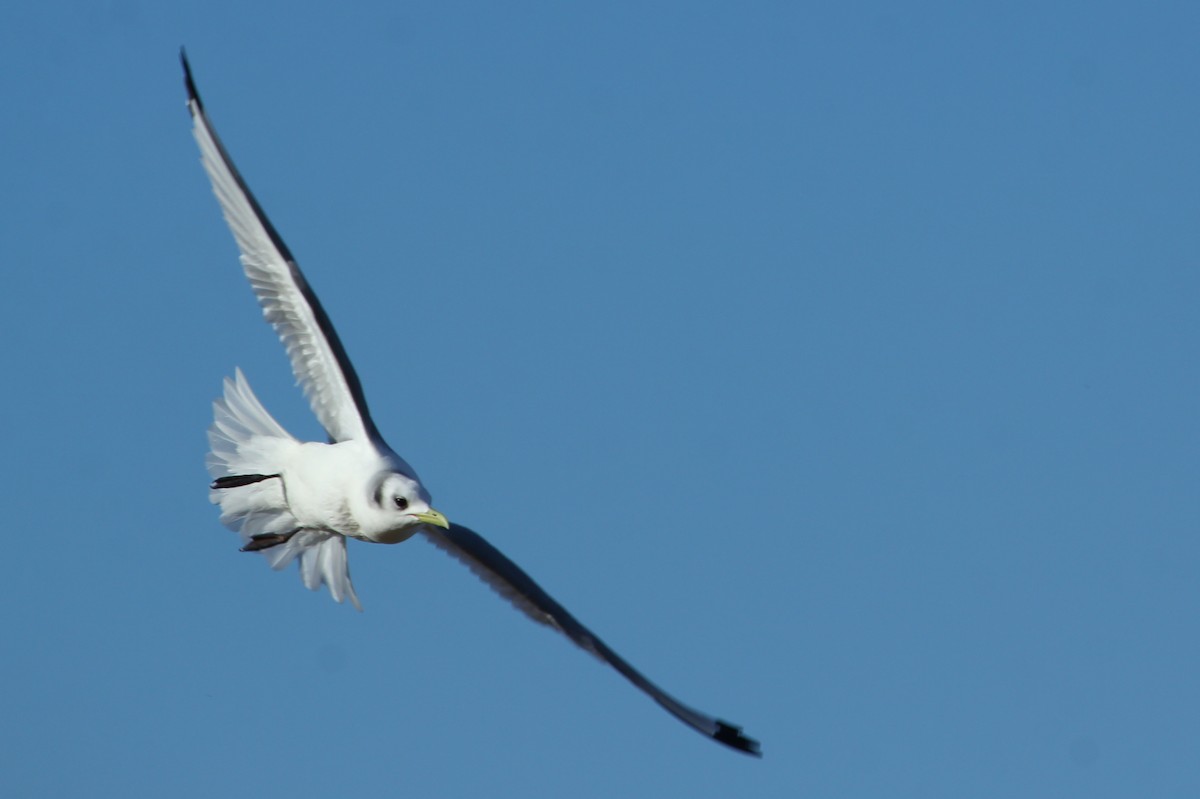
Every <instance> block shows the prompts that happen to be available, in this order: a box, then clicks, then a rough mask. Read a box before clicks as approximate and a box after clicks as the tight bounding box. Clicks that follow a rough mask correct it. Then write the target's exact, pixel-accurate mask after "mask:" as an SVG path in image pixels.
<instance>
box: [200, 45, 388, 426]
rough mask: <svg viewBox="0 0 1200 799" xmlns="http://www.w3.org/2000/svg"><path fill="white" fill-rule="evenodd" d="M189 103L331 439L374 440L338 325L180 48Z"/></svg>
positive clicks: (259, 283) (263, 296) (233, 224)
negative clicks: (261, 200) (233, 150)
mask: <svg viewBox="0 0 1200 799" xmlns="http://www.w3.org/2000/svg"><path fill="white" fill-rule="evenodd" d="M180 58H181V59H182V61H183V72H184V83H185V84H186V86H187V92H188V110H189V111H190V112H191V114H192V125H193V130H192V132H193V133H194V134H195V136H196V142H197V143H198V144H199V145H200V157H201V161H202V162H203V164H204V169H205V171H207V172H208V177H209V179H210V180H211V181H212V186H213V193H215V194H216V195H217V200H218V201H220V203H221V211H222V212H223V213H224V214H225V221H226V222H227V223H228V224H229V227H230V229H231V230H232V231H233V236H234V238H235V239H236V240H237V245H238V249H239V250H241V253H242V258H241V260H242V267H243V268H244V269H245V270H246V277H247V278H249V280H250V285H251V286H252V287H253V288H254V293H255V295H256V296H257V297H258V303H259V305H261V306H262V309H263V316H265V317H266V318H267V321H268V322H270V323H271V325H272V327H274V328H275V332H276V333H278V334H279V338H280V339H281V340H282V341H283V346H284V348H285V349H286V350H287V354H288V358H290V359H291V362H292V371H293V372H294V373H295V375H296V380H297V381H298V382H299V383H300V386H301V388H302V389H303V390H304V395H305V396H306V397H308V401H309V403H310V404H311V405H312V409H313V413H315V414H316V415H317V419H318V420H319V421H320V422H321V425H322V426H323V427H324V428H325V432H327V433H328V434H329V438H330V439H331V440H332V441H346V440H348V439H364V438H365V439H370V440H372V441H376V442H379V441H380V438H379V431H378V430H376V428H375V424H374V422H372V421H371V415H370V413H368V411H367V401H366V399H365V398H364V397H363V390H362V385H361V384H360V383H359V381H358V375H357V374H355V372H354V367H353V366H352V365H351V363H350V359H349V358H348V357H347V356H346V351H345V349H343V348H342V342H341V341H340V340H339V339H338V335H337V332H336V331H335V330H334V329H333V324H332V323H331V322H330V321H329V317H328V316H327V315H326V314H325V310H324V309H323V308H322V307H321V303H320V301H318V300H317V295H316V294H314V293H313V290H312V289H311V288H310V287H309V285H308V281H307V280H305V279H304V275H303V273H301V271H300V267H299V266H297V265H296V260H295V259H294V258H293V257H292V253H291V252H290V251H289V250H288V248H287V245H286V244H284V243H283V239H282V238H280V236H279V233H278V232H276V230H275V227H274V226H273V225H272V224H271V220H269V219H267V215H266V214H265V213H263V210H262V208H261V207H260V206H259V204H258V201H257V200H255V199H254V195H253V194H251V193H250V188H249V187H248V186H247V185H246V182H245V181H244V180H243V179H242V176H241V174H239V173H238V171H237V168H236V167H235V166H234V165H233V161H232V160H231V159H230V157H229V154H228V153H227V152H226V151H225V147H224V146H223V145H222V144H221V140H220V139H219V138H218V137H217V132H216V131H215V130H214V129H213V127H212V124H211V123H210V122H209V121H208V117H207V116H206V115H205V113H204V105H203V103H201V102H200V96H199V95H198V94H197V93H196V85H195V83H193V81H192V71H191V68H190V67H189V66H188V62H187V57H186V55H184V54H183V53H182V52H181V53H180Z"/></svg>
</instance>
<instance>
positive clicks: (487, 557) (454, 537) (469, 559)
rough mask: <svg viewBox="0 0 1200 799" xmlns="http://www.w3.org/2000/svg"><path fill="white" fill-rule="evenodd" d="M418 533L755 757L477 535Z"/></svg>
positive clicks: (741, 740) (671, 708) (693, 723)
mask: <svg viewBox="0 0 1200 799" xmlns="http://www.w3.org/2000/svg"><path fill="white" fill-rule="evenodd" d="M424 535H425V537H426V538H427V539H429V541H430V542H431V543H433V544H434V545H435V546H437V547H438V548H439V549H442V550H444V551H445V552H447V553H449V554H450V555H452V556H453V557H455V558H457V559H458V560H460V561H462V562H463V563H464V564H465V565H466V566H467V567H468V568H470V569H471V571H473V572H475V574H476V575H478V576H479V577H480V578H482V579H483V580H484V581H485V582H487V583H488V584H489V585H491V586H492V588H494V589H495V590H496V591H497V592H498V593H499V594H500V595H501V596H502V597H504V598H505V599H507V600H509V601H510V602H512V603H513V605H515V606H516V607H517V608H518V609H519V610H521V611H523V612H524V613H525V614H526V615H528V616H529V617H530V618H531V619H533V620H534V621H537V622H540V623H542V624H547V625H549V626H551V627H554V628H556V629H557V630H559V631H560V632H562V634H563V635H565V636H567V637H568V638H570V639H571V640H572V641H574V642H575V643H576V644H578V645H579V646H580V647H581V648H582V649H584V650H586V651H588V652H590V653H592V654H593V655H595V656H596V657H598V658H600V660H602V661H604V662H605V663H607V664H609V665H610V666H612V667H613V668H614V669H616V670H617V671H619V672H620V673H621V674H622V675H624V677H625V678H626V679H627V680H629V681H630V682H631V683H633V684H634V685H636V686H637V687H638V688H640V689H642V690H643V691H645V692H646V693H647V694H648V695H649V696H650V698H651V699H653V700H654V701H655V702H657V703H658V704H660V705H662V707H663V708H665V709H666V710H667V712H669V713H671V714H672V715H673V716H675V717H676V718H678V719H679V720H680V721H682V722H683V723H684V724H687V725H688V726H689V727H691V728H693V729H695V730H696V731H698V732H699V733H701V734H702V735H706V736H708V737H710V738H712V739H714V740H716V741H719V742H720V743H723V744H725V745H726V746H729V747H732V748H734V749H738V750H741V751H742V752H746V753H747V754H751V755H754V756H755V757H761V756H762V752H761V750H760V749H759V744H758V741H756V740H754V739H753V738H748V737H746V736H745V735H743V734H742V730H741V728H740V727H738V726H736V725H734V724H730V723H728V722H725V721H721V720H720V719H716V718H713V717H712V716H708V715H706V714H704V713H701V712H700V711H698V710H696V709H694V708H690V707H688V706H687V705H685V704H683V703H682V702H680V701H679V700H678V699H676V698H675V697H673V696H671V695H670V694H668V693H667V692H666V691H664V690H663V689H661V688H659V687H658V686H657V685H655V684H654V683H652V682H650V680H648V679H646V678H645V677H644V676H642V674H641V673H640V672H638V670H637V669H635V668H634V667H633V666H631V665H629V664H628V663H627V662H625V660H624V659H623V658H622V657H621V656H620V655H618V654H617V653H616V652H614V651H613V650H612V649H610V648H609V647H608V645H606V644H605V643H604V642H603V641H601V640H600V639H599V638H598V637H596V635H595V634H594V633H593V632H592V631H591V630H589V629H588V628H587V627H584V626H583V625H582V624H580V623H579V621H578V620H577V619H576V618H575V617H574V616H572V615H571V614H570V613H568V612H567V610H566V608H564V607H563V606H562V605H560V604H558V602H556V601H555V600H554V598H553V597H551V596H550V595H549V594H547V593H546V592H545V591H544V590H542V587H541V586H539V585H538V584H537V583H536V582H534V581H533V578H532V577H530V576H529V575H528V574H526V573H525V572H524V570H522V569H521V567H520V566H518V565H517V564H515V563H513V562H512V561H511V560H509V559H508V558H507V557H506V556H505V555H504V553H502V552H501V551H500V550H498V549H496V548H495V547H494V546H492V545H491V544H489V543H488V542H487V541H486V540H485V539H484V538H483V536H481V535H479V534H478V533H476V532H475V531H473V530H470V529H468V528H466V527H463V526H462V525H458V524H451V525H450V529H448V530H441V529H435V528H432V527H429V526H428V525H426V526H425V528H424Z"/></svg>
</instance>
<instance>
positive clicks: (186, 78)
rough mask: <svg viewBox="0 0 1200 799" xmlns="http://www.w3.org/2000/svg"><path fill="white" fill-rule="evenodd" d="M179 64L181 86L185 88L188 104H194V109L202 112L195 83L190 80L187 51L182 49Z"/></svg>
mask: <svg viewBox="0 0 1200 799" xmlns="http://www.w3.org/2000/svg"><path fill="white" fill-rule="evenodd" d="M179 63H180V64H183V85H184V86H185V87H186V88H187V93H188V102H189V103H191V102H195V103H196V107H197V108H199V109H200V110H201V111H203V110H204V103H202V102H201V101H200V93H199V92H197V91H196V82H195V81H194V80H192V66H191V64H189V63H188V58H187V50H186V49H185V48H183V47H180V48H179Z"/></svg>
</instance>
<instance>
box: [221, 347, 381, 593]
mask: <svg viewBox="0 0 1200 799" xmlns="http://www.w3.org/2000/svg"><path fill="white" fill-rule="evenodd" d="M208 443H209V447H210V448H211V449H210V451H209V453H208V456H207V457H206V458H205V465H206V466H207V467H208V473H209V474H210V475H211V476H212V478H213V487H212V488H211V489H210V491H209V499H210V500H211V501H212V503H213V504H215V505H220V507H221V523H222V524H223V525H225V526H226V527H228V528H229V529H231V530H233V531H234V532H236V533H238V534H239V535H240V536H241V538H242V543H243V544H247V543H249V542H250V540H251V539H252V538H253V537H254V536H256V535H264V534H282V533H286V532H288V531H291V530H295V529H296V528H298V527H300V524H299V522H298V521H297V520H296V518H295V517H294V516H293V515H292V513H291V510H290V509H289V507H288V502H287V491H286V489H285V486H284V481H283V479H275V477H274V476H275V475H279V474H280V473H281V472H283V471H284V469H283V467H284V465H285V464H286V463H287V460H288V458H289V457H290V456H291V455H292V453H293V452H294V451H295V449H296V448H297V447H299V446H300V441H299V440H297V439H296V438H295V437H293V436H292V435H291V434H290V433H289V432H288V431H287V430H284V429H283V426H282V425H280V424H279V422H277V421H275V419H274V418H273V417H272V416H271V414H270V413H268V412H267V410H266V408H264V407H263V406H262V403H261V402H259V401H258V397H256V396H254V392H253V391H252V390H251V389H250V384H249V383H248V382H247V381H246V376H245V375H243V374H242V370H241V369H238V370H237V371H236V373H235V374H234V377H233V378H226V379H225V391H224V395H223V396H222V397H221V398H219V399H217V400H216V401H215V402H214V403H213V423H212V426H211V427H210V428H209V429H208ZM267 475H271V476H272V477H271V478H270V479H260V478H265V476H267ZM258 551H260V552H261V553H262V554H263V556H264V557H265V558H266V559H267V563H268V564H269V565H270V566H271V568H272V569H275V570H277V571H278V570H281V569H285V568H287V567H288V566H289V565H290V564H291V563H292V561H294V560H296V559H297V558H299V559H300V577H301V579H302V580H303V581H304V585H305V586H306V587H307V588H309V589H311V590H314V591H315V590H317V589H319V588H320V587H321V586H322V585H327V586H329V593H330V594H331V595H332V596H333V598H334V600H335V601H337V602H341V601H343V600H344V599H345V598H347V597H349V599H350V601H351V603H353V605H354V606H355V607H356V608H358V609H359V610H362V606H361V605H360V604H359V601H358V596H357V595H356V594H355V592H354V585H353V584H352V583H351V582H350V567H349V564H348V563H347V559H346V539H345V538H344V537H342V536H341V535H338V534H337V533H331V532H328V531H325V530H312V529H307V528H304V529H300V530H299V532H298V533H297V534H296V535H293V536H291V537H290V538H288V539H287V540H286V541H285V542H283V543H281V544H278V545H276V546H272V547H268V548H266V549H261V550H258Z"/></svg>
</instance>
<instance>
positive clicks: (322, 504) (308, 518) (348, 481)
mask: <svg viewBox="0 0 1200 799" xmlns="http://www.w3.org/2000/svg"><path fill="white" fill-rule="evenodd" d="M181 55H182V54H181ZM183 68H184V79H185V85H186V87H187V92H188V110H189V111H190V112H191V115H192V121H193V132H194V134H195V137H196V142H197V143H198V144H199V146H200V155H201V161H202V163H203V164H204V169H205V171H206V172H207V173H208V177H209V180H210V181H211V182H212V187H213V192H214V193H215V194H216V196H217V200H218V201H219V202H220V205H221V210H222V213H223V214H224V215H225V221H226V222H227V223H228V224H229V227H230V229H231V230H232V231H233V236H234V239H235V240H236V241H237V246H238V249H239V250H240V251H241V261H242V267H243V269H244V270H245V273H246V277H247V278H248V279H249V280H250V285H251V287H252V288H253V289H254V293H255V295H256V296H257V297H258V301H259V304H260V305H261V306H262V309H263V315H264V316H265V317H266V319H267V321H268V322H270V323H271V325H272V326H273V327H274V328H275V330H276V332H277V333H278V334H279V337H280V339H281V340H282V342H283V345H284V348H285V349H286V350H287V354H288V358H289V359H290V361H291V364H292V371H293V372H294V373H295V375H296V379H297V381H298V382H299V384H300V386H301V387H302V388H303V390H304V394H305V396H306V397H308V400H309V403H310V405H311V406H312V409H313V413H315V414H316V416H317V419H318V420H319V421H320V422H321V425H322V426H323V427H324V428H325V431H326V433H327V434H328V436H329V441H328V442H311V441H310V442H305V441H300V440H298V439H296V438H295V437H293V436H292V435H291V434H290V433H288V432H287V431H286V430H284V429H283V427H282V426H281V425H280V424H279V423H278V422H277V421H275V419H273V418H272V417H271V415H270V414H269V413H268V412H267V411H266V409H265V408H263V406H262V404H261V403H260V402H259V401H258V398H257V397H255V396H254V392H253V391H251V389H250V384H249V383H248V382H247V381H246V378H245V376H244V375H243V374H242V373H241V370H237V372H236V373H235V375H234V377H233V378H232V379H226V381H225V391H224V396H223V397H221V398H220V399H218V400H217V401H216V402H215V403H214V404H213V424H212V427H211V428H210V429H209V433H208V438H209V446H210V448H211V450H210V452H209V455H208V458H207V466H208V470H209V474H211V475H212V477H213V482H212V485H211V486H210V498H211V499H212V501H213V502H214V503H216V504H218V505H220V507H221V522H222V523H223V524H224V525H226V526H227V527H229V528H230V529H232V530H234V531H236V532H237V533H238V534H239V535H241V537H242V541H243V544H244V546H243V549H245V550H247V551H256V552H260V553H261V554H262V555H263V556H264V557H266V559H267V562H268V563H269V564H270V565H271V567H272V568H274V569H283V568H285V567H287V566H288V565H289V564H291V563H292V562H293V561H297V560H298V561H299V563H300V576H301V579H302V580H303V581H304V585H305V586H307V587H308V588H310V589H313V590H316V589H318V588H320V587H321V586H322V585H324V586H326V587H328V589H329V593H330V595H331V596H332V597H333V598H334V599H335V600H336V601H338V602H341V601H342V600H343V599H347V598H348V599H349V600H350V602H351V603H352V604H354V606H355V607H357V608H359V609H360V610H361V609H362V607H361V605H360V604H359V601H358V596H357V594H356V593H355V591H354V585H353V584H352V583H351V581H350V569H349V564H348V561H347V557H346V539H347V538H357V539H360V540H362V541H367V542H373V543H384V544H394V543H399V542H400V541H404V540H406V539H408V538H409V537H411V536H412V535H414V534H416V533H421V534H422V535H424V536H425V537H426V538H427V539H428V540H429V541H431V542H432V543H433V544H434V545H436V546H437V547H439V548H440V549H442V550H444V551H446V552H447V553H449V554H450V555H452V556H453V557H455V558H457V559H459V560H461V561H462V562H463V563H465V564H466V565H467V566H468V567H469V568H470V569H471V570H472V571H473V572H475V573H476V574H477V575H479V576H480V577H481V578H482V579H484V580H485V581H486V582H487V583H488V584H490V585H491V586H492V587H493V588H494V589H495V590H496V591H497V592H498V593H500V595H501V596H503V597H504V598H505V599H507V600H509V601H510V602H512V604H513V605H514V606H515V607H517V608H518V609H519V610H521V611H522V612H524V613H525V614H527V615H528V616H529V617H530V618H531V619H533V620H535V621H537V622H540V623H542V624H546V625H549V626H550V627H553V628H554V629H557V630H558V631H560V632H562V633H563V634H564V635H566V636H567V637H568V638H570V639H571V640H572V641H574V642H575V643H576V644H577V645H579V646H580V647H581V648H583V649H584V650H585V651H587V652H589V653H591V654H592V655H595V656H596V657H598V658H599V659H601V660H602V661H604V662H605V663H608V664H609V665H611V666H612V667H613V668H614V669H616V670H617V671H618V672H620V673H621V674H622V675H623V676H625V677H626V678H627V679H628V680H629V681H630V682H632V683H633V684H634V685H636V686H637V687H638V688H640V689H641V690H643V691H645V692H646V693H647V694H648V695H649V696H650V697H651V698H652V699H653V700H654V701H655V702H657V703H658V704H659V705H661V706H662V707H663V708H665V709H666V710H667V711H669V712H670V713H672V714H673V715H674V716H676V717H677V718H678V719H680V720H681V721H683V722H684V723H685V724H687V725H689V726H691V727H692V728H694V729H695V730H697V731H698V732H700V733H702V734H703V735H706V736H709V737H711V738H713V739H714V740H716V741H719V742H720V743H723V744H725V745H727V746H730V747H733V748H734V749H738V750H740V751H743V752H747V753H749V754H752V755H759V745H758V742H757V741H755V740H754V739H752V738H748V737H746V736H744V735H743V734H742V732H741V729H740V728H738V727H737V726H735V725H732V724H729V723H727V722H724V721H720V720H719V719H715V718H713V717H711V716H709V715H707V714H705V713H701V712H700V711H698V710H695V709H694V708H691V707H688V706H687V705H684V704H683V703H682V702H680V701H678V700H677V699H675V698H674V697H672V696H671V695H670V694H668V693H666V692H665V691H663V690H662V689H661V688H659V687H658V686H656V685H655V684H654V683H652V682H650V681H649V680H647V679H646V678H645V677H644V676H642V674H640V673H639V672H638V671H637V670H635V669H634V668H633V667H632V666H630V665H629V664H628V663H627V662H626V661H625V660H624V659H622V658H621V657H620V656H619V655H617V654H616V653H615V652H614V651H613V650H612V649H610V648H609V647H608V646H607V645H606V644H605V643H604V642H603V641H601V640H600V639H599V638H598V637H597V636H596V635H595V634H593V633H592V632H591V631H590V630H588V629H587V628H586V627H584V626H583V625H582V624H580V623H579V621H578V620H576V619H575V617H574V616H572V615H571V614H570V613H568V612H567V610H566V609H565V608H563V607H562V605H560V604H558V602H556V601H555V600H554V599H553V598H552V597H551V596H550V595H549V594H547V593H546V592H545V591H544V590H542V588H541V587H540V586H539V585H538V584H537V583H536V582H534V581H533V579H532V578H530V577H529V575H527V574H526V573H525V572H524V571H522V570H521V568H520V567H519V566H517V565H516V564H515V563H513V562H512V561H511V560H509V559H508V558H507V557H505V556H504V555H503V554H502V553H501V552H500V551H499V550H497V549H496V548H495V547H493V546H492V545H491V544H489V543H488V542H487V541H486V540H484V539H483V537H482V536H480V535H479V534H478V533H476V532H474V531H473V530H470V529H468V528H466V527H463V526H462V525H459V524H450V523H449V522H448V521H447V520H446V517H445V516H443V515H442V514H441V513H439V512H438V511H436V510H434V509H433V508H432V507H431V506H430V501H431V500H430V496H429V492H428V491H427V490H426V489H425V487H424V486H423V485H422V484H421V481H420V479H419V478H418V477H417V473H416V472H415V471H414V470H413V469H412V467H411V466H409V465H408V464H407V463H405V461H404V460H403V459H402V458H401V457H400V456H399V455H397V454H396V453H395V452H394V451H393V450H392V449H391V447H389V446H388V445H387V444H386V443H385V442H384V440H383V438H382V437H381V436H380V434H379V431H378V430H377V429H376V427H375V423H374V422H373V421H372V420H371V415H370V413H369V411H368V409H367V403H366V398H365V396H364V395H363V390H362V384H361V383H360V382H359V379H358V375H357V374H356V373H355V371H354V366H353V364H352V363H351V362H350V359H349V357H348V356H347V355H346V351H345V349H344V348H343V347H342V344H341V341H340V340H339V339H338V336H337V332H336V331H335V330H334V328H333V324H332V323H331V322H330V320H329V317H328V316H327V315H326V313H325V310H324V309H323V308H322V307H321V303H320V300H318V299H317V296H316V294H315V293H313V291H312V289H311V288H310V287H309V285H308V281H307V280H306V279H305V277H304V275H303V273H302V272H301V271H300V268H299V266H297V264H296V261H295V259H294V258H293V257H292V254H291V252H290V251H289V250H288V248H287V245H286V244H284V242H283V239H282V238H281V237H280V236H279V234H278V232H277V231H276V230H275V228H274V226H273V225H272V224H271V222H270V220H269V219H268V218H267V216H266V214H265V213H264V212H263V210H262V208H261V207H260V206H259V205H258V202H257V201H256V200H255V199H254V195H253V194H252V193H251V192H250V189H249V187H248V186H247V185H246V183H245V181H244V180H243V179H242V177H241V175H240V174H239V173H238V171H237V169H236V167H234V165H233V161H232V160H231V159H230V157H229V154H228V153H227V152H226V151H225V148H224V146H223V145H222V144H221V140H220V139H219V138H218V137H217V134H216V131H214V130H213V127H212V124H211V123H210V122H209V120H208V117H207V116H206V114H205V112H204V106H203V104H202V103H201V102H200V97H199V94H198V93H197V92H196V86H195V83H194V82H193V80H192V74H191V69H190V67H189V66H188V63H187V58H186V56H184V57H183Z"/></svg>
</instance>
